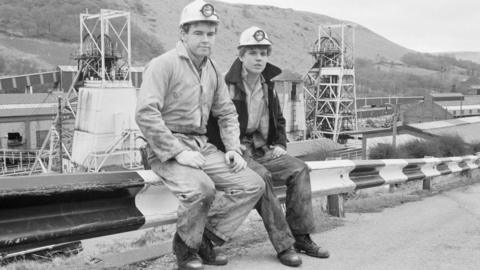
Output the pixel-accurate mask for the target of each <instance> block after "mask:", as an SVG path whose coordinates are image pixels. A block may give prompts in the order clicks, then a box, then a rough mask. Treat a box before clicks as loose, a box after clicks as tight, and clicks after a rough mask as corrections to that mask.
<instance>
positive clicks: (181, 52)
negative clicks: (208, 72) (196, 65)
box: [175, 41, 207, 68]
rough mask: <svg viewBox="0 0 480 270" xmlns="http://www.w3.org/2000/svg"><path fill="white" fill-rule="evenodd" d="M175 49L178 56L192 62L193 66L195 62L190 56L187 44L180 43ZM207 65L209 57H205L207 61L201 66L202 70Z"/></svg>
mask: <svg viewBox="0 0 480 270" xmlns="http://www.w3.org/2000/svg"><path fill="white" fill-rule="evenodd" d="M175 49H176V50H177V54H178V56H180V57H183V58H185V59H187V60H190V61H192V64H193V60H192V58H191V57H190V54H189V53H188V51H187V48H185V44H183V42H181V41H178V42H177V45H176V48H175ZM206 63H207V57H205V60H204V61H203V62H202V65H201V66H200V68H203V67H204V66H205V64H206Z"/></svg>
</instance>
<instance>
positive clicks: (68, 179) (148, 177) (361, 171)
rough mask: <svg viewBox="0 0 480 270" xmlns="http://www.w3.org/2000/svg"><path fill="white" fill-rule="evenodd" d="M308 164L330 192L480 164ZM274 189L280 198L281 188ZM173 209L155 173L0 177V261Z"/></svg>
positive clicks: (170, 219)
mask: <svg viewBox="0 0 480 270" xmlns="http://www.w3.org/2000/svg"><path fill="white" fill-rule="evenodd" d="M307 163H308V165H309V166H310V168H311V173H310V175H311V185H312V192H313V194H314V196H324V195H328V196H329V197H334V196H337V195H338V194H343V193H348V192H352V191H354V190H357V189H365V188H370V187H376V186H382V185H386V184H397V183H403V182H407V181H413V180H421V179H431V178H432V177H435V176H440V175H445V174H451V173H458V172H463V171H469V170H473V169H477V168H478V167H479V163H480V160H479V157H478V156H474V155H470V156H463V157H452V158H422V159H390V160H356V161H351V160H331V161H310V162H307ZM276 192H277V194H278V195H279V197H280V199H281V200H284V197H285V192H284V188H280V187H277V188H276ZM337 197H338V196H337ZM329 202H330V199H329ZM177 206H178V203H177V199H176V198H175V197H174V196H173V195H172V194H171V193H170V192H169V191H168V190H167V188H166V187H164V186H163V185H162V183H161V181H160V179H159V178H158V177H157V176H156V175H155V174H154V173H153V172H152V171H145V170H144V171H136V172H111V173H96V174H52V175H35V176H20V177H0V259H1V258H2V257H4V256H7V255H8V254H9V253H10V254H11V253H14V252H18V251H22V250H26V249H31V248H37V247H41V246H47V245H52V244H57V243H63V242H69V241H75V240H81V239H87V238H92V237H98V236H104V235H110V234H115V233H120V232H126V231H133V230H138V229H143V228H148V227H153V226H158V225H164V224H171V223H174V222H175V221H176V210H177Z"/></svg>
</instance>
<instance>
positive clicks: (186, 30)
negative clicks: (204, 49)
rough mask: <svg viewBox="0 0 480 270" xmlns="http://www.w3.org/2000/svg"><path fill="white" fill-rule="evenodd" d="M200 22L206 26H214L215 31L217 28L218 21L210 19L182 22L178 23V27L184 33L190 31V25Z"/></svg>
mask: <svg viewBox="0 0 480 270" xmlns="http://www.w3.org/2000/svg"><path fill="white" fill-rule="evenodd" d="M200 23H204V24H207V25H208V26H215V33H216V32H217V30H218V23H217V22H212V21H196V22H189V23H184V24H182V25H180V29H182V30H183V31H184V32H185V33H187V34H188V31H190V27H191V26H192V25H198V24H200Z"/></svg>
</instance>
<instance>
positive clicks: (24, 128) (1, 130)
mask: <svg viewBox="0 0 480 270" xmlns="http://www.w3.org/2000/svg"><path fill="white" fill-rule="evenodd" d="M51 123H52V120H34V121H22V122H3V123H0V149H9V148H11V149H37V148H40V147H41V145H37V131H39V130H46V131H48V130H49V129H50V126H51ZM10 132H18V133H20V135H21V136H22V137H23V142H24V144H23V145H22V146H17V147H9V146H8V145H7V138H8V133H10Z"/></svg>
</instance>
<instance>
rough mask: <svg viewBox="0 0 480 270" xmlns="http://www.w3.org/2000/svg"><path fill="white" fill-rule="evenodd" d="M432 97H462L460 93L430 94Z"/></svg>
mask: <svg viewBox="0 0 480 270" xmlns="http://www.w3.org/2000/svg"><path fill="white" fill-rule="evenodd" d="M430 96H432V97H463V94H462V93H431V94H430Z"/></svg>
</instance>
